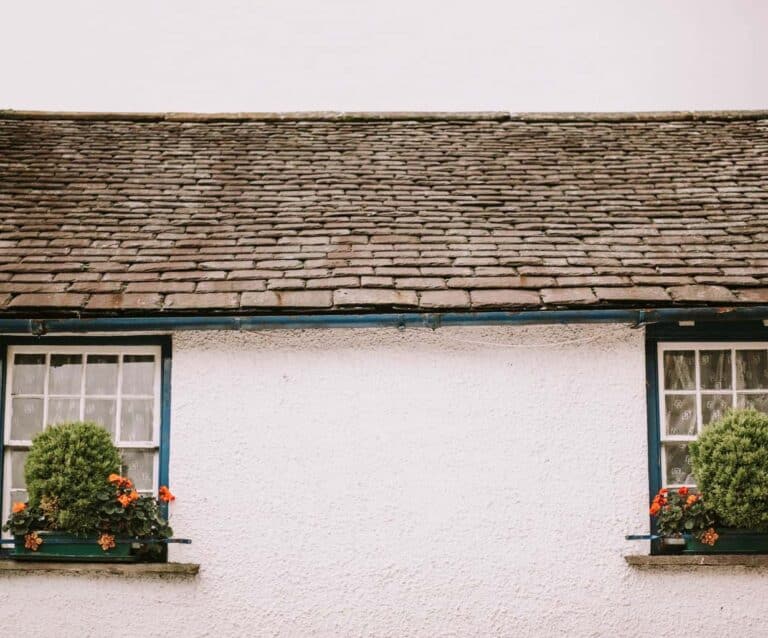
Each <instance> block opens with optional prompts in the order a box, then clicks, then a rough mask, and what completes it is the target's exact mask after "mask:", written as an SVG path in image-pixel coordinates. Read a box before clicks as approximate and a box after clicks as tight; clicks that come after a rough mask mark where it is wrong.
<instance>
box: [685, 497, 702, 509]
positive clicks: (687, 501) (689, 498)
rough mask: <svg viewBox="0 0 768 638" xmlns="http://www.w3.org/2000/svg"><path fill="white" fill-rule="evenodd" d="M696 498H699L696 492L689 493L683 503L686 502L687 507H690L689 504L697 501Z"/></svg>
mask: <svg viewBox="0 0 768 638" xmlns="http://www.w3.org/2000/svg"><path fill="white" fill-rule="evenodd" d="M698 500H699V495H698V494H691V495H690V496H689V497H688V498H687V499H686V500H685V504H686V505H687V506H688V507H690V506H691V505H693V504H694V503H695V502H696V501H698Z"/></svg>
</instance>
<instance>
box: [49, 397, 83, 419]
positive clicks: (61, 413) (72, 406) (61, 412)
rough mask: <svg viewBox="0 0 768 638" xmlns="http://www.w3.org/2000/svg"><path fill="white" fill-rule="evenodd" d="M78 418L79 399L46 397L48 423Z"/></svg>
mask: <svg viewBox="0 0 768 638" xmlns="http://www.w3.org/2000/svg"><path fill="white" fill-rule="evenodd" d="M79 420H80V399H48V423H47V425H56V424H57V423H71V422H72V421H79Z"/></svg>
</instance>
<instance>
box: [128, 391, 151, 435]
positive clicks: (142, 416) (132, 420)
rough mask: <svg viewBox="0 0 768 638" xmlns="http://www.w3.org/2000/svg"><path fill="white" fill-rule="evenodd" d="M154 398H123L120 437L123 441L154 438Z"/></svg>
mask: <svg viewBox="0 0 768 638" xmlns="http://www.w3.org/2000/svg"><path fill="white" fill-rule="evenodd" d="M154 403H155V402H154V400H153V399H123V407H122V415H121V427H120V438H121V439H122V440H123V441H151V440H152V408H153V406H154Z"/></svg>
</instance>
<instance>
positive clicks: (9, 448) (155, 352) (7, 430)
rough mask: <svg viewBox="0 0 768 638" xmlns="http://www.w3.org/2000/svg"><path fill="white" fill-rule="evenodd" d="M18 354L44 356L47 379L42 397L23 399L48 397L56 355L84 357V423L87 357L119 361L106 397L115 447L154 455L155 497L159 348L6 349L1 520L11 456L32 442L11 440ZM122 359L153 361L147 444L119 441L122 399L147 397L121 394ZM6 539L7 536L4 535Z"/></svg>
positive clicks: (6, 505) (8, 493) (45, 404)
mask: <svg viewBox="0 0 768 638" xmlns="http://www.w3.org/2000/svg"><path fill="white" fill-rule="evenodd" d="M17 354H44V355H46V375H45V387H44V390H43V394H42V395H23V396H34V397H39V398H43V399H45V398H46V397H48V396H49V395H48V380H49V373H48V370H49V369H50V357H51V355H57V354H79V355H82V356H83V366H82V372H81V375H82V376H81V386H80V395H79V396H80V419H81V420H82V419H83V414H84V410H85V399H86V397H85V388H84V384H85V372H86V367H87V363H86V361H87V359H86V357H87V356H88V355H115V356H118V357H120V362H121V365H120V366H119V367H118V379H117V391H116V394H115V395H109V398H115V399H116V412H115V439H116V442H115V445H116V446H117V447H118V449H119V450H131V449H136V450H147V451H151V452H152V453H153V468H152V471H153V476H154V484H153V486H152V489H153V492H154V493H155V494H157V490H158V487H159V485H158V483H159V474H160V429H161V410H162V405H161V404H162V393H161V389H162V388H161V382H162V348H161V346H154V345H137V346H120V345H117V346H110V345H53V344H49V345H9V346H8V348H7V353H6V358H5V362H4V367H5V373H6V378H5V396H4V397H3V401H4V402H5V403H4V408H5V409H4V418H3V494H2V497H3V512H2V520H3V521H6V520H7V519H8V516H9V515H10V511H11V502H10V501H11V469H12V468H11V452H14V451H20V450H21V451H23V450H28V449H29V447H30V445H31V444H32V442H31V441H29V440H27V441H25V440H14V439H11V417H12V412H13V401H12V390H13V372H14V363H13V362H14V358H15V356H16V355H17ZM124 355H145V356H146V355H151V356H153V357H154V358H155V369H154V379H153V394H154V396H153V400H154V403H153V410H152V433H153V437H152V439H151V440H148V441H126V442H122V441H120V438H119V437H120V427H121V424H120V420H121V418H120V417H121V409H122V399H123V398H133V397H134V396H135V397H137V398H138V397H140V398H147V396H146V395H123V394H122V372H123V366H122V357H123V356H124ZM100 396H101V395H93V396H91V395H89V396H88V398H96V399H98V398H100ZM47 414H48V401H46V400H44V401H43V429H45V428H47V427H48V425H49V424H48V423H47ZM3 536H4V537H7V535H5V534H4V535H3Z"/></svg>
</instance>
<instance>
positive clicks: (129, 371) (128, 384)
mask: <svg viewBox="0 0 768 638" xmlns="http://www.w3.org/2000/svg"><path fill="white" fill-rule="evenodd" d="M154 387H155V358H154V357H153V356H152V355H132V354H127V355H125V356H124V357H123V394H146V395H151V394H154Z"/></svg>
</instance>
